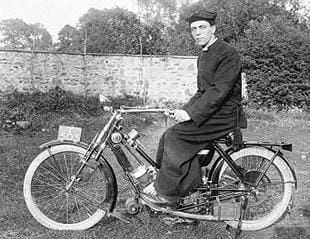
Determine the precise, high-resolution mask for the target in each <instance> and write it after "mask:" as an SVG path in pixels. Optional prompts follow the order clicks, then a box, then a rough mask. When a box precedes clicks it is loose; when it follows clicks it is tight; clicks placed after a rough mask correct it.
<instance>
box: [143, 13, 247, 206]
mask: <svg viewBox="0 0 310 239" xmlns="http://www.w3.org/2000/svg"><path fill="white" fill-rule="evenodd" d="M215 18H216V13H215V12H210V11H206V10H201V11H199V12H197V13H195V14H194V15H192V16H191V17H189V18H188V22H189V25H190V29H191V34H192V36H193V38H194V40H195V43H196V45H198V46H201V49H202V51H201V53H200V54H199V57H198V61H197V67H198V76H197V86H198V90H197V92H196V94H195V95H194V96H193V97H192V98H191V99H190V100H189V102H188V103H187V104H186V105H185V106H184V108H183V109H179V110H175V111H174V118H175V120H177V121H178V122H179V123H178V124H176V125H174V126H172V127H171V128H170V129H168V130H167V131H166V132H165V133H164V135H163V136H162V137H161V140H160V142H159V147H158V152H157V162H158V164H159V165H160V170H159V172H158V175H157V177H156V180H155V183H154V184H151V185H149V186H148V187H146V188H145V189H144V193H143V194H142V198H143V199H144V200H145V201H147V202H150V203H153V204H156V205H162V206H164V205H165V206H172V205H176V204H177V203H178V202H179V200H180V197H181V196H184V195H186V194H187V193H188V192H190V191H191V190H193V189H194V188H195V187H196V186H197V185H199V184H200V183H201V176H200V166H201V165H200V163H199V160H197V158H195V155H196V154H197V152H199V151H200V150H201V149H203V148H204V147H206V145H207V142H208V141H211V140H214V139H217V138H219V137H222V136H224V135H226V134H228V133H230V132H232V131H235V132H236V133H239V132H240V129H239V123H238V122H239V109H240V107H239V105H241V104H240V102H241V63H240V58H239V56H238V54H237V52H236V50H235V49H234V48H232V47H231V46H229V45H228V44H227V43H225V42H223V41H222V40H219V39H217V38H216V37H215V35H214V34H215V30H216V27H215ZM239 135H240V134H239Z"/></svg>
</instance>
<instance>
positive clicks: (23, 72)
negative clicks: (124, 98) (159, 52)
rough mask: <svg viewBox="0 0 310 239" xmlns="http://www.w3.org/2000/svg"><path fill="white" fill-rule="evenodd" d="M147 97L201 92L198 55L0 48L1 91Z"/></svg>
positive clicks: (180, 97) (183, 98) (175, 97)
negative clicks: (55, 89) (60, 90)
mask: <svg viewBox="0 0 310 239" xmlns="http://www.w3.org/2000/svg"><path fill="white" fill-rule="evenodd" d="M55 86H60V87H61V88H63V89H64V90H70V91H72V92H74V93H76V94H84V95H85V94H86V95H97V94H102V95H104V96H118V95H122V94H128V95H135V96H137V95H139V96H142V97H144V96H146V97H147V98H148V99H150V100H152V101H159V102H161V101H175V102H184V101H186V100H187V99H188V98H189V97H190V96H191V95H192V94H193V93H194V92H195V91H196V57H178V56H143V57H140V56H135V55H129V56H128V55H86V56H83V55H78V54H59V53H51V52H24V51H22V52H18V51H0V92H1V93H2V94H3V93H6V92H10V91H13V90H19V91H28V92H29V91H34V90H40V91H47V90H48V89H50V88H53V87H55Z"/></svg>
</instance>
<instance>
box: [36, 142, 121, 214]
mask: <svg viewBox="0 0 310 239" xmlns="http://www.w3.org/2000/svg"><path fill="white" fill-rule="evenodd" d="M61 144H69V145H75V146H79V147H82V148H84V149H87V148H88V144H86V143H84V142H73V141H67V140H65V141H59V140H52V141H49V142H46V143H44V144H42V145H40V146H39V147H40V149H48V148H51V147H53V146H56V145H61ZM100 159H101V160H102V161H103V162H104V163H105V164H106V165H107V167H108V169H109V170H110V171H111V174H112V175H111V177H112V178H111V182H112V188H113V189H112V190H113V191H114V193H113V196H112V197H113V198H112V202H111V207H110V210H109V212H110V213H111V212H113V210H114V208H115V205H116V201H117V180H116V176H115V173H114V171H113V168H112V167H111V165H110V164H109V162H108V160H107V159H106V158H105V157H104V156H103V155H101V157H100Z"/></svg>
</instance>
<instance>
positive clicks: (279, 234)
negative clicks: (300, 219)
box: [274, 227, 310, 239]
mask: <svg viewBox="0 0 310 239" xmlns="http://www.w3.org/2000/svg"><path fill="white" fill-rule="evenodd" d="M275 235H276V236H275V237H274V238H278V239H292V238H294V239H308V238H310V234H309V233H307V231H306V230H305V228H303V227H276V228H275Z"/></svg>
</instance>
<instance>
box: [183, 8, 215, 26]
mask: <svg viewBox="0 0 310 239" xmlns="http://www.w3.org/2000/svg"><path fill="white" fill-rule="evenodd" d="M216 15H217V14H216V12H213V11H207V10H200V11H198V12H196V13H194V14H193V15H192V16H190V17H189V18H187V21H188V22H189V24H191V23H192V22H195V21H201V20H204V21H208V22H210V24H211V23H212V25H213V24H214V22H215V18H216Z"/></svg>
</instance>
